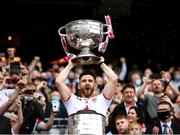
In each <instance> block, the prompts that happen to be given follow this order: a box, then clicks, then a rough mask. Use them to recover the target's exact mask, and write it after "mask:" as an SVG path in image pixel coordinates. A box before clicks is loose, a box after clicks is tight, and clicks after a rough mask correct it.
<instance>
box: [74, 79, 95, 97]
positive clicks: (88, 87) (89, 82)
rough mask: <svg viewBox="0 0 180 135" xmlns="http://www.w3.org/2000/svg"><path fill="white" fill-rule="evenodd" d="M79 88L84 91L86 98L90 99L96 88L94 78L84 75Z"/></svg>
mask: <svg viewBox="0 0 180 135" xmlns="http://www.w3.org/2000/svg"><path fill="white" fill-rule="evenodd" d="M78 87H79V89H80V90H81V91H82V94H83V96H84V97H87V98H88V97H90V96H91V95H92V94H93V91H94V90H95V88H96V83H95V80H94V77H93V76H91V75H83V76H82V77H81V79H80V83H79V86H78Z"/></svg>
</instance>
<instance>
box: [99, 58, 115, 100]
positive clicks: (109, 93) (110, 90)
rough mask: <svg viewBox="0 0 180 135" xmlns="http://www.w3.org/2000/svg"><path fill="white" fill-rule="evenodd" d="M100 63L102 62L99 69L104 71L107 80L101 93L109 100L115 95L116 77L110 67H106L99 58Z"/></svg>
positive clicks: (102, 59)
mask: <svg viewBox="0 0 180 135" xmlns="http://www.w3.org/2000/svg"><path fill="white" fill-rule="evenodd" d="M101 62H102V64H101V65H100V67H101V69H102V70H103V71H104V73H105V75H106V76H107V79H108V81H107V83H106V85H105V87H104V89H103V93H104V95H105V97H106V98H108V99H111V98H112V97H113V96H114V93H115V89H116V84H117V80H118V76H117V75H116V74H115V73H114V71H113V70H112V69H111V68H110V67H108V66H107V65H106V64H105V63H104V58H102V57H101Z"/></svg>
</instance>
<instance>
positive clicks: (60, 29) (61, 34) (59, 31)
mask: <svg viewBox="0 0 180 135" xmlns="http://www.w3.org/2000/svg"><path fill="white" fill-rule="evenodd" d="M65 27H66V26H63V27H61V28H59V30H58V33H59V35H60V36H63V37H66V36H67V35H66V34H63V33H61V31H62V30H63V29H64V28H65Z"/></svg>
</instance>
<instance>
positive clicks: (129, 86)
mask: <svg viewBox="0 0 180 135" xmlns="http://www.w3.org/2000/svg"><path fill="white" fill-rule="evenodd" d="M127 88H131V89H133V90H134V92H136V91H135V87H134V85H133V84H131V83H128V84H126V85H124V87H123V88H122V90H121V92H122V93H123V92H124V90H125V89H127Z"/></svg>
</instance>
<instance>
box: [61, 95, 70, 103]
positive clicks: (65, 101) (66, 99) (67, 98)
mask: <svg viewBox="0 0 180 135" xmlns="http://www.w3.org/2000/svg"><path fill="white" fill-rule="evenodd" d="M70 98H71V95H70V96H69V97H68V98H67V99H66V100H65V101H63V102H67V101H68V100H69V99H70Z"/></svg>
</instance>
